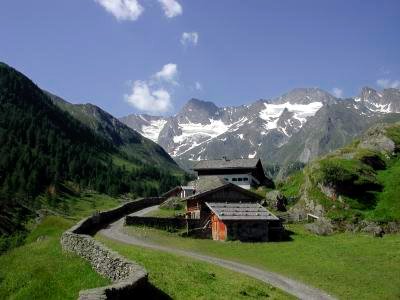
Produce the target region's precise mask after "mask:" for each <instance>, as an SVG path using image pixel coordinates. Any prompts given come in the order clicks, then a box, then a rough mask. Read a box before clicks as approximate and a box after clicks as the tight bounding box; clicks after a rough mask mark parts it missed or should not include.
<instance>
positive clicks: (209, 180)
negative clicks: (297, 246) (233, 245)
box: [183, 176, 283, 241]
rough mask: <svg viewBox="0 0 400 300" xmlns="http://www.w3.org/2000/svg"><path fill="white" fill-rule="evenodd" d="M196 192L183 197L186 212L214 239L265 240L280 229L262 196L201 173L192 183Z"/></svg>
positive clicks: (279, 233) (280, 231)
mask: <svg viewBox="0 0 400 300" xmlns="http://www.w3.org/2000/svg"><path fill="white" fill-rule="evenodd" d="M193 186H194V189H195V191H196V193H195V194H194V195H192V196H189V197H186V198H184V199H183V200H184V201H185V202H186V216H187V218H189V219H199V220H200V223H201V224H202V226H203V228H204V229H205V230H207V229H208V230H211V234H212V237H213V239H214V240H227V239H230V240H236V239H237V240H243V241H250V240H254V241H266V240H270V239H272V238H273V239H275V238H279V236H280V235H281V233H282V231H283V227H282V224H281V222H280V220H279V218H277V217H276V216H274V215H273V214H272V213H271V212H269V211H268V210H267V209H266V208H264V207H262V206H261V205H260V204H259V203H260V201H261V200H262V199H263V197H261V196H259V195H257V194H255V193H253V192H251V191H249V190H246V189H244V188H241V187H240V186H238V185H236V184H233V183H231V182H228V181H226V180H224V179H223V178H222V177H219V176H203V177H200V178H199V179H198V180H197V181H196V182H195V183H194V185H193Z"/></svg>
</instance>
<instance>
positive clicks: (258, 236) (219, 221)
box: [206, 202, 281, 241]
mask: <svg viewBox="0 0 400 300" xmlns="http://www.w3.org/2000/svg"><path fill="white" fill-rule="evenodd" d="M206 205H207V207H208V208H209V209H210V211H211V232H212V238H213V239H214V240H222V241H224V240H227V239H230V240H242V241H268V239H269V230H275V229H276V228H272V226H271V224H274V225H275V226H278V230H281V224H280V221H279V218H277V217H276V216H274V215H273V214H272V213H270V212H269V211H268V210H267V209H266V208H265V207H263V206H261V205H260V204H259V203H226V202H225V203H215V202H206ZM270 227H271V228H270Z"/></svg>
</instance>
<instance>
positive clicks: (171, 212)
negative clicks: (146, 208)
mask: <svg viewBox="0 0 400 300" xmlns="http://www.w3.org/2000/svg"><path fill="white" fill-rule="evenodd" d="M185 212H186V210H185V209H157V210H154V211H151V212H149V213H147V214H146V217H158V218H173V217H176V216H178V215H182V214H184V213H185Z"/></svg>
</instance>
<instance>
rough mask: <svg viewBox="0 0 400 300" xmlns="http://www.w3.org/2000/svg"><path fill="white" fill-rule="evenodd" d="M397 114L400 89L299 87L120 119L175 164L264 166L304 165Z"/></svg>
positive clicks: (204, 102) (201, 102)
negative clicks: (226, 103)
mask: <svg viewBox="0 0 400 300" xmlns="http://www.w3.org/2000/svg"><path fill="white" fill-rule="evenodd" d="M399 113H400V90H398V89H385V90H383V91H382V92H378V91H376V90H374V89H372V88H369V87H365V88H363V89H362V90H361V93H360V95H359V96H357V97H354V98H349V99H338V98H336V97H334V96H333V95H331V94H329V93H328V92H326V91H323V90H321V89H318V88H297V89H294V90H292V91H290V92H288V93H286V94H284V95H282V96H280V97H277V98H275V99H270V100H265V99H261V100H258V101H255V102H253V103H251V104H249V105H241V106H237V107H217V106H216V105H215V104H214V103H212V102H208V101H202V100H198V99H191V100H189V101H188V102H187V103H186V104H185V105H184V106H183V107H182V109H181V110H180V111H179V112H178V113H177V114H176V115H175V116H172V117H160V116H149V115H135V114H133V115H129V116H126V117H123V118H121V119H120V120H121V121H122V122H124V123H125V124H127V125H128V126H130V127H131V128H133V129H135V130H137V131H138V132H140V133H141V134H143V135H144V136H147V137H148V138H151V139H152V140H153V141H155V142H157V143H158V144H159V145H161V146H162V147H163V148H164V149H165V150H166V151H167V152H168V153H169V154H170V155H171V156H172V157H174V159H175V160H176V161H178V162H179V163H181V164H182V165H184V166H186V167H188V166H190V165H191V162H192V161H198V160H202V159H216V158H221V157H222V156H228V157H231V158H241V157H242V158H252V157H256V156H257V157H260V158H262V159H263V160H264V162H266V163H268V164H272V163H278V164H281V165H285V164H288V163H290V162H296V161H298V162H302V163H307V162H308V161H310V160H312V159H313V158H315V157H317V156H319V155H322V154H325V153H327V152H329V151H331V150H333V149H336V148H338V147H341V146H343V145H345V144H346V143H348V142H350V141H351V140H352V139H353V138H354V137H356V136H358V135H359V134H361V133H362V132H363V131H365V130H366V129H367V128H368V127H369V126H371V125H372V124H374V123H375V122H378V121H380V120H381V119H382V118H383V119H384V118H386V117H387V116H388V115H392V117H394V118H395V119H396V117H397V116H398V114H399Z"/></svg>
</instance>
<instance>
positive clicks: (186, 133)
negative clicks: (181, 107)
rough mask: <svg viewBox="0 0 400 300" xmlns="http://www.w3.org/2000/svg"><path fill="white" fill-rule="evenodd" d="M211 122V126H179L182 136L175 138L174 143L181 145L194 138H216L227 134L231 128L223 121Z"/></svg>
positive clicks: (212, 120)
mask: <svg viewBox="0 0 400 300" xmlns="http://www.w3.org/2000/svg"><path fill="white" fill-rule="evenodd" d="M209 120H210V124H201V123H191V122H189V123H183V124H179V128H180V129H181V131H182V134H181V135H177V136H174V138H173V140H174V143H176V144H179V143H182V142H185V141H186V140H187V139H189V138H190V139H191V138H192V137H193V136H198V137H209V138H214V137H217V136H219V135H220V134H222V133H224V132H226V131H227V130H228V128H229V126H228V125H226V124H225V123H224V122H222V121H221V120H214V119H209Z"/></svg>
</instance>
